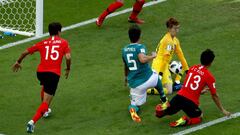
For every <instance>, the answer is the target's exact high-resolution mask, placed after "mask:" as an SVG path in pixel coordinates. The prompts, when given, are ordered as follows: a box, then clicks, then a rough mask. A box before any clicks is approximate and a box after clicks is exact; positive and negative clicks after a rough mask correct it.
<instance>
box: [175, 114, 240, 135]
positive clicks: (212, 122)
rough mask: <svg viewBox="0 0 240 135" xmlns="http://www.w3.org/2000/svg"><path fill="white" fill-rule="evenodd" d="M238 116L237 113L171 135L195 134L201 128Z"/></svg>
mask: <svg viewBox="0 0 240 135" xmlns="http://www.w3.org/2000/svg"><path fill="white" fill-rule="evenodd" d="M239 116H240V112H237V113H234V114H232V115H231V116H230V117H227V116H225V117H222V118H219V119H216V120H213V121H209V122H207V123H204V124H201V125H198V126H196V127H193V128H189V129H186V130H183V131H180V132H178V133H174V134H172V135H185V134H189V133H192V132H195V131H197V130H201V129H203V128H206V127H210V126H212V125H215V124H218V123H221V122H224V121H227V120H230V119H234V118H237V117H239Z"/></svg>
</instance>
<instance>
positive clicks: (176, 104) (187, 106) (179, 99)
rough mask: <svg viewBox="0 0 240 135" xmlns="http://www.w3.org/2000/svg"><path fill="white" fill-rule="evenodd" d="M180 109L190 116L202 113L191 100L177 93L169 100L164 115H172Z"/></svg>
mask: <svg viewBox="0 0 240 135" xmlns="http://www.w3.org/2000/svg"><path fill="white" fill-rule="evenodd" d="M180 110H183V111H184V112H185V113H186V114H187V116H188V117H190V118H195V117H200V116H201V114H202V111H201V109H200V108H199V107H198V106H197V105H196V104H195V103H194V102H193V101H191V100H189V99H187V98H185V97H183V96H181V95H178V94H177V95H176V96H174V97H173V98H172V100H171V101H170V107H169V108H168V109H167V110H166V111H165V113H166V115H172V114H175V113H177V112H179V111H180Z"/></svg>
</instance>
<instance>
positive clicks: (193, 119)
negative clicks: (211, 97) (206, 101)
mask: <svg viewBox="0 0 240 135" xmlns="http://www.w3.org/2000/svg"><path fill="white" fill-rule="evenodd" d="M201 121H202V118H201V117H196V118H190V119H189V121H188V123H187V124H188V125H193V124H198V123H200V122H201Z"/></svg>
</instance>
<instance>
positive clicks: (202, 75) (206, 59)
mask: <svg viewBox="0 0 240 135" xmlns="http://www.w3.org/2000/svg"><path fill="white" fill-rule="evenodd" d="M214 57H215V55H214V53H213V51H211V50H210V49H207V50H205V51H203V52H202V54H201V58H200V61H201V64H199V65H194V66H192V67H191V68H190V69H189V70H188V73H187V75H186V78H185V81H184V84H183V87H182V88H181V90H180V91H179V92H178V93H177V95H176V96H175V97H173V98H172V100H171V101H170V106H169V107H168V108H167V109H166V110H162V108H161V106H160V105H157V106H156V116H157V117H159V118H161V117H163V116H165V115H173V114H176V113H177V112H179V111H180V110H183V111H184V112H185V113H186V114H187V116H188V117H187V116H183V117H181V118H180V119H179V120H177V121H174V122H172V123H170V126H171V127H176V126H184V125H192V124H198V123H200V122H201V120H202V119H201V117H202V111H201V109H200V108H199V97H200V95H201V94H202V93H203V92H204V91H205V90H206V89H205V87H206V86H208V88H209V90H210V93H211V95H212V99H213V101H214V102H215V104H216V105H217V107H218V108H219V109H220V111H221V112H222V113H223V114H224V115H226V116H229V115H230V112H228V111H226V110H225V109H224V108H223V106H222V104H221V102H220V100H219V98H218V95H217V92H216V87H215V78H214V76H213V75H212V74H211V73H210V72H209V70H208V68H209V67H210V66H211V64H212V62H213V60H214Z"/></svg>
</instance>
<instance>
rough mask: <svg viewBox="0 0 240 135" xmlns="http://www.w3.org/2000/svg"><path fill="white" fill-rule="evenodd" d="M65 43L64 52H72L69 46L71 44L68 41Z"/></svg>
mask: <svg viewBox="0 0 240 135" xmlns="http://www.w3.org/2000/svg"><path fill="white" fill-rule="evenodd" d="M64 44H65V48H64V54H66V53H70V52H71V49H70V47H69V45H68V42H67V41H65V43H64Z"/></svg>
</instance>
